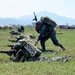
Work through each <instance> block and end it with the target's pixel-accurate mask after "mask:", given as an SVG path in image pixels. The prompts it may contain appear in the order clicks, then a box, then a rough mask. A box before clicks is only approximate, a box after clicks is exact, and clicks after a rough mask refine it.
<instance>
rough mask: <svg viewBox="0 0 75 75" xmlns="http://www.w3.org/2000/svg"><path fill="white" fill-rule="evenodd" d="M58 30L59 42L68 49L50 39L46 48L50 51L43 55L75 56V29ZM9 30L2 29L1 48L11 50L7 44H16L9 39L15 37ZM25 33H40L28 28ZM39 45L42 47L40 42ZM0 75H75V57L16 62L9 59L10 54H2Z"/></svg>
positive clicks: (0, 55)
mask: <svg viewBox="0 0 75 75" xmlns="http://www.w3.org/2000/svg"><path fill="white" fill-rule="evenodd" d="M56 31H57V33H58V34H57V38H58V40H59V42H60V43H62V44H63V45H64V46H65V48H66V50H65V51H62V49H61V48H60V47H57V46H54V45H53V43H52V41H51V40H50V39H49V40H48V41H47V42H46V49H47V50H48V51H49V52H43V53H42V54H41V55H42V56H45V57H58V56H73V57H75V30H56ZM9 32H10V30H5V31H4V30H0V50H10V48H9V47H7V46H6V45H7V44H14V43H11V42H9V41H8V39H14V36H13V38H11V35H10V34H9ZM24 33H26V34H34V35H36V36H38V33H37V32H36V31H35V30H34V29H29V28H26V29H25V32H24ZM60 33H62V34H60ZM34 41H35V40H34ZM37 46H38V47H39V48H41V46H40V43H38V45H37ZM50 50H52V52H51V51H50ZM0 75H75V58H72V59H70V60H69V61H68V62H66V63H63V62H61V61H52V62H50V61H35V62H24V63H21V62H18V63H15V62H12V61H10V60H9V56H8V55H6V54H0Z"/></svg>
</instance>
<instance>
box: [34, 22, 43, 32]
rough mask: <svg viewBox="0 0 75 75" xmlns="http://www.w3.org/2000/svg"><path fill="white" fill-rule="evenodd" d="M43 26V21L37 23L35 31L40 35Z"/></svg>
mask: <svg viewBox="0 0 75 75" xmlns="http://www.w3.org/2000/svg"><path fill="white" fill-rule="evenodd" d="M41 26H42V22H41V21H37V22H36V23H35V30H36V31H37V32H38V33H40V29H41Z"/></svg>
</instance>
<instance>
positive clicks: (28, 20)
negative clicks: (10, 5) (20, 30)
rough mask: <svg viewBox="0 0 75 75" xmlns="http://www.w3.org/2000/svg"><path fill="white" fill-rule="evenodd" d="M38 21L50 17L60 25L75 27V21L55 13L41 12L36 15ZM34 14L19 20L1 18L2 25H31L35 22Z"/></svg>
mask: <svg viewBox="0 0 75 75" xmlns="http://www.w3.org/2000/svg"><path fill="white" fill-rule="evenodd" d="M36 16H37V18H38V20H39V19H40V17H41V16H49V17H50V18H51V19H53V20H54V21H55V22H56V23H57V24H58V25H66V24H67V23H68V24H69V25H75V19H72V18H67V17H65V16H59V15H57V14H55V13H50V12H48V11H41V12H38V13H36ZM33 18H34V14H33V13H32V14H30V15H23V16H21V17H19V18H0V24H3V25H4V24H22V25H31V24H32V22H33V20H32V19H33Z"/></svg>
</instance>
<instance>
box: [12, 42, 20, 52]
mask: <svg viewBox="0 0 75 75" xmlns="http://www.w3.org/2000/svg"><path fill="white" fill-rule="evenodd" d="M13 49H14V50H16V51H18V50H19V49H20V43H17V44H15V45H14V46H13Z"/></svg>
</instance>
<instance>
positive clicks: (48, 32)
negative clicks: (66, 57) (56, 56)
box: [35, 16, 65, 51]
mask: <svg viewBox="0 0 75 75" xmlns="http://www.w3.org/2000/svg"><path fill="white" fill-rule="evenodd" d="M35 24H36V31H37V32H38V33H39V34H40V35H39V36H38V39H37V41H36V42H35V45H36V44H37V43H38V41H40V43H41V46H42V49H43V51H45V50H46V49H45V42H46V41H47V40H48V39H49V38H50V39H51V40H52V42H53V44H54V45H56V46H60V47H61V48H62V50H63V51H64V50H65V48H64V47H63V45H62V44H60V43H59V42H58V40H57V38H56V31H55V30H54V27H55V26H56V25H57V24H56V23H55V22H54V21H53V20H51V19H50V18H49V17H47V16H45V17H41V18H40V21H37V22H36V23H35Z"/></svg>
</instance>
